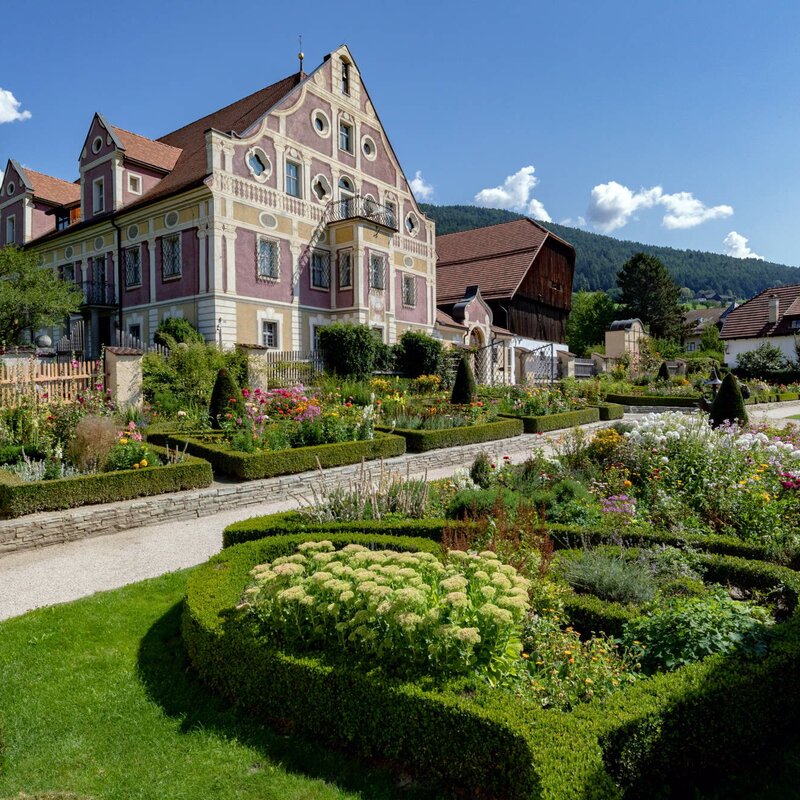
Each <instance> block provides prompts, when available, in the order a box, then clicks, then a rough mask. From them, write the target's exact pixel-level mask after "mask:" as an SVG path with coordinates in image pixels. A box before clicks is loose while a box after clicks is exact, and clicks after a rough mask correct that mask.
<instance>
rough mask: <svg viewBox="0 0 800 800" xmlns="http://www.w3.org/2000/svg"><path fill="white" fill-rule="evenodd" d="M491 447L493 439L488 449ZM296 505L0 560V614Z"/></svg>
mask: <svg viewBox="0 0 800 800" xmlns="http://www.w3.org/2000/svg"><path fill="white" fill-rule="evenodd" d="M793 414H800V403H780V404H774V405H772V406H764V407H760V408H759V409H758V410H754V411H752V412H751V416H752V417H753V420H754V421H759V420H761V419H769V420H770V421H780V420H783V419H785V418H786V417H789V416H791V415H793ZM640 416H641V415H635V414H626V415H625V420H626V421H633V420H634V419H637V418H638V417H640ZM591 427H596V425H594V426H591ZM562 434H563V431H555V432H553V433H552V434H546V435H545V436H542V437H541V443H542V446H543V447H544V448H546V449H551V448H552V442H553V441H554V440H555V439H557V438H558V437H559V436H560V435H562ZM490 445H491V443H487V449H489V447H490ZM524 456H525V454H524V453H517V454H516V455H514V456H512V460H518V459H520V458H524ZM472 458H473V456H472V454H470V455H469V458H468V459H467V461H466V462H464V461H462V460H461V459H459V455H458V451H454V452H453V459H452V462H451V463H450V464H449V465H448V466H446V467H442V468H439V469H436V470H428V473H427V474H428V477H429V478H431V479H433V478H440V477H447V476H449V475H452V474H453V472H454V471H455V470H456V469H458V468H461V467H463V466H466V465H468V463H469V462H471V461H472ZM412 474H413V471H412ZM295 505H296V504H295V501H294V500H292V499H291V498H286V499H285V500H282V501H280V502H270V503H264V504H261V505H250V506H245V507H241V508H234V509H230V510H226V511H220V512H217V513H214V514H209V515H208V516H204V517H200V518H196V519H181V520H173V521H170V522H166V523H161V524H154V525H148V526H143V527H140V528H132V529H130V530H126V531H121V532H119V533H114V534H109V535H105V536H96V537H93V538H88V539H82V540H80V541H74V542H67V543H64V544H56V545H52V546H49V547H45V548H41V549H36V550H25V551H21V552H17V553H11V554H9V555H6V556H3V557H2V558H0V619H7V618H9V617H14V616H17V615H19V614H23V613H25V612H26V611H29V610H31V609H34V608H39V607H42V606H49V605H54V604H56V603H64V602H68V601H70V600H76V599H78V598H79V597H85V596H87V595H90V594H93V593H94V592H99V591H104V590H109V589H116V588H119V587H121V586H125V585H126V584H129V583H133V582H136V581H140V580H144V579H146V578H151V577H155V576H157V575H161V574H163V573H165V572H172V571H174V570H178V569H184V568H187V567H191V566H194V565H196V564H200V563H202V562H203V561H205V560H206V559H208V558H210V557H211V556H212V555H213V554H214V553H216V552H218V551H219V549H220V547H221V545H222V530H223V528H224V527H225V526H226V525H230V524H231V523H232V522H236V521H237V520H241V519H246V518H248V517H252V516H256V515H259V514H269V513H273V512H276V511H284V510H287V509H290V508H292V507H294V506H295Z"/></svg>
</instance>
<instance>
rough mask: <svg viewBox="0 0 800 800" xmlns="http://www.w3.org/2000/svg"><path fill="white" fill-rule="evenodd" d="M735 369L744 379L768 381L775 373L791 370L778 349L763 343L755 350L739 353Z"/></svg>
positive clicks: (770, 344)
mask: <svg viewBox="0 0 800 800" xmlns="http://www.w3.org/2000/svg"><path fill="white" fill-rule="evenodd" d="M736 367H737V369H738V370H739V371H740V372H741V373H742V374H743V375H744V376H745V377H750V378H764V379H769V378H770V376H771V375H772V374H774V373H776V372H785V371H786V370H787V369H791V363H790V362H789V360H788V359H787V358H786V356H784V354H783V352H782V351H781V349H780V348H779V347H776V346H775V345H774V344H772V342H763V343H762V344H760V345H759V346H758V347H756V349H755V350H748V351H747V352H746V353H740V354H739V358H738V359H737V361H736Z"/></svg>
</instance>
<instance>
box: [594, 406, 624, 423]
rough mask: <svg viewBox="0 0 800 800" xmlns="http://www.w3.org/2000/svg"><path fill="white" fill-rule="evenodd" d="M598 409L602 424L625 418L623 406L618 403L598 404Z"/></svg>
mask: <svg viewBox="0 0 800 800" xmlns="http://www.w3.org/2000/svg"><path fill="white" fill-rule="evenodd" d="M598 408H599V410H600V419H601V420H602V421H603V422H608V421H609V420H612V419H622V418H623V417H624V416H625V408H624V406H621V405H619V404H618V403H600V404H599V405H598Z"/></svg>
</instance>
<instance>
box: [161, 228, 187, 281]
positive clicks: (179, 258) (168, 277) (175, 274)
mask: <svg viewBox="0 0 800 800" xmlns="http://www.w3.org/2000/svg"><path fill="white" fill-rule="evenodd" d="M167 240H177V242H178V247H177V250H176V252H177V261H178V271H177V272H170V273H169V274H167V272H166V270H165V266H166V262H165V259H164V244H165V242H166V241H167ZM160 248H161V280H162V281H173V280H176V279H178V278H181V277H183V242H182V241H181V234H180V233H171V234H169V235H168V236H162V237H161V244H160Z"/></svg>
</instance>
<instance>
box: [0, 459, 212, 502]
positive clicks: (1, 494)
mask: <svg viewBox="0 0 800 800" xmlns="http://www.w3.org/2000/svg"><path fill="white" fill-rule="evenodd" d="M153 450H154V451H155V452H157V453H158V454H159V455H162V456H166V450H164V449H162V448H160V447H153ZM9 475H10V476H11V478H8V476H9ZM16 477H17V476H16V475H13V473H9V472H8V471H7V470H0V517H6V518H13V517H21V516H23V515H24V514H34V513H36V512H37V511H58V510H59V509H64V508H75V507H76V506H85V505H94V504H97V503H114V502H117V501H119V500H132V499H134V498H136V497H148V496H150V495H154V494H164V493H166V492H180V491H182V490H184V489H201V488H203V487H205V486H210V485H211V482H212V481H213V479H214V476H213V474H212V472H211V465H210V464H209V463H208V462H207V461H203V460H202V459H200V458H194V457H193V456H186V455H185V456H184V460H183V461H182V462H181V463H180V464H165V465H163V466H159V467H146V468H144V469H138V470H137V469H124V470H118V471H116V472H99V473H97V474H95V475H76V476H74V477H71V478H58V479H56V480H51V481H39V482H37V483H24V482H22V481H17V482H13V478H16Z"/></svg>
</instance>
